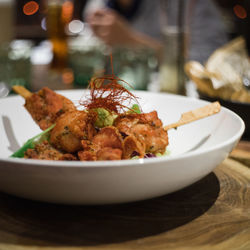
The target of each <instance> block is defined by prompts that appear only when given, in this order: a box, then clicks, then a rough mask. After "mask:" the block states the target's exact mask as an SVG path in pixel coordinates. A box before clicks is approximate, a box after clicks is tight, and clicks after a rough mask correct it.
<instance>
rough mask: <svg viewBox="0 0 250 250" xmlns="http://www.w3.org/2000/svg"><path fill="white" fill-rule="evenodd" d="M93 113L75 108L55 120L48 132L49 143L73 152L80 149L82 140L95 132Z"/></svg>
mask: <svg viewBox="0 0 250 250" xmlns="http://www.w3.org/2000/svg"><path fill="white" fill-rule="evenodd" d="M95 119H96V117H95V113H92V112H86V111H80V110H75V111H71V112H66V113H64V114H63V115H61V116H60V117H59V118H58V119H57V120H56V125H55V127H54V128H53V129H52V131H51V134H50V143H51V144H52V145H53V146H55V147H56V148H57V149H60V150H63V151H65V152H68V153H73V152H76V151H79V150H81V149H82V144H81V141H82V140H91V139H92V138H93V136H94V135H95V134H96V130H95V127H94V121H95Z"/></svg>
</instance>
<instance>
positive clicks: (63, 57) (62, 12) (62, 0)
mask: <svg viewBox="0 0 250 250" xmlns="http://www.w3.org/2000/svg"><path fill="white" fill-rule="evenodd" d="M73 8H74V6H73V2H72V1H70V0H48V14H47V31H48V37H49V40H50V41H51V44H52V51H53V59H52V62H51V69H54V70H58V71H62V70H63V69H65V68H66V67H67V62H68V41H67V28H68V24H69V22H70V21H71V20H72V15H73Z"/></svg>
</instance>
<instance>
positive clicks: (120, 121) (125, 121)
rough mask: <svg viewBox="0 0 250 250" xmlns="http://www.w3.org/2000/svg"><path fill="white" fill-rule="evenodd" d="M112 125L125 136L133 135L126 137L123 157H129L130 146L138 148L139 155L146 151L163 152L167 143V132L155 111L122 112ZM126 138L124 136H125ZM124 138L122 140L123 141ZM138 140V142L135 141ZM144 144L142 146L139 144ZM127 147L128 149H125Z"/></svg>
mask: <svg viewBox="0 0 250 250" xmlns="http://www.w3.org/2000/svg"><path fill="white" fill-rule="evenodd" d="M114 126H115V127H117V129H118V130H119V132H120V133H122V134H123V135H124V136H125V137H126V136H133V137H132V138H129V139H127V141H126V145H124V147H125V153H124V157H125V158H127V157H128V158H129V154H130V153H132V152H131V150H132V149H131V148H133V147H134V148H135V149H136V148H138V150H139V151H137V150H134V151H136V152H137V153H138V154H139V157H142V156H143V155H145V154H146V153H153V154H155V153H164V152H165V150H166V146H167V145H168V134H167V131H165V130H164V129H163V127H162V121H161V120H160V119H159V118H158V114H157V112H156V111H152V112H150V113H143V114H128V115H126V114H123V115H120V116H118V117H117V118H116V120H115V122H114ZM125 140H126V138H125ZM125 140H124V142H125ZM136 140H138V141H139V142H136ZM140 144H141V145H144V147H145V149H144V153H143V147H142V146H140V147H139V145H140ZM132 145H133V146H132ZM126 147H128V148H129V149H126Z"/></svg>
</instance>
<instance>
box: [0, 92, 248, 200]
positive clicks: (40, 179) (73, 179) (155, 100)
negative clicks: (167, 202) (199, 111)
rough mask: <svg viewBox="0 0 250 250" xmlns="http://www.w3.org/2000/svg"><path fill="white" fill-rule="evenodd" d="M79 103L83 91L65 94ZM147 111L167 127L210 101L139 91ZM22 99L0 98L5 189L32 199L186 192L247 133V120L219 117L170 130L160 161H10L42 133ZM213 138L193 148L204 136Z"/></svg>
mask: <svg viewBox="0 0 250 250" xmlns="http://www.w3.org/2000/svg"><path fill="white" fill-rule="evenodd" d="M60 93H61V94H63V95H65V96H67V97H68V98H70V99H71V100H74V101H77V100H79V99H80V98H81V97H82V94H83V91H82V90H71V91H61V92H60ZM135 94H136V95H137V96H139V97H140V99H139V101H140V103H141V106H142V108H143V111H144V112H149V111H152V110H157V111H158V115H159V117H160V119H162V121H163V123H164V124H166V125H167V124H169V123H172V122H175V121H177V120H178V119H179V118H180V115H181V114H182V113H183V112H187V111H189V110H192V109H195V108H198V107H201V106H204V105H206V104H208V102H206V101H202V100H198V99H193V98H188V97H182V96H176V95H169V94H162V93H152V92H143V91H137V92H135ZM23 104H24V100H23V99H22V98H21V97H19V96H13V97H7V98H3V99H0V145H1V152H0V190H1V191H2V192H6V193H8V194H12V195H16V196H19V197H24V198H28V199H32V200H39V201H46V202H53V203H63V204H111V203H122V202H131V201H138V200H143V199H149V198H153V197H157V196H161V195H165V194H168V193H171V192H174V191H177V190H179V189H182V188H184V187H186V186H188V185H190V184H192V183H194V182H196V181H198V180H200V179H201V178H203V177H204V176H206V175H207V174H209V173H210V172H211V171H212V170H213V169H214V168H215V167H216V166H218V164H220V163H221V162H222V161H223V160H224V159H225V158H226V157H227V156H228V154H229V153H230V152H231V151H232V149H233V148H234V146H235V145H236V144H237V142H238V141H239V139H240V137H241V135H242V134H243V132H244V128H245V126H244V123H243V121H242V119H241V118H240V117H239V116H238V115H236V114H235V113H233V112H232V111H230V110H228V109H226V108H222V110H221V111H220V113H218V114H216V115H213V116H210V117H207V118H205V119H202V120H199V121H196V122H193V123H191V124H188V125H184V126H182V127H179V128H178V129H177V130H174V129H173V130H170V131H169V144H170V145H169V147H168V149H169V151H170V156H164V157H159V158H150V159H139V160H122V161H99V162H66V161H65V162H63V161H40V160H27V159H16V158H9V156H10V155H11V154H12V152H13V151H15V150H17V148H18V147H19V145H22V144H23V143H24V142H25V141H26V140H27V139H29V138H31V137H32V136H34V135H36V134H38V133H39V132H40V129H39V128H38V126H37V125H36V124H35V123H34V122H33V120H32V119H31V117H30V115H29V114H28V112H27V111H26V110H25V108H24V107H23ZM208 135H210V137H209V138H208V139H207V140H206V141H205V143H203V144H202V145H201V146H200V147H198V148H197V149H195V150H191V149H192V148H194V147H195V146H196V145H197V143H199V142H200V141H201V140H202V139H203V138H205V137H206V136H208Z"/></svg>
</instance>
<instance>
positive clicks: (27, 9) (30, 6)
mask: <svg viewBox="0 0 250 250" xmlns="http://www.w3.org/2000/svg"><path fill="white" fill-rule="evenodd" d="M38 10H39V4H38V3H37V2H35V1H29V2H27V3H26V4H24V6H23V13H24V14H25V15H27V16H31V15H34V14H35V13H36V12H37V11H38Z"/></svg>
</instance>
